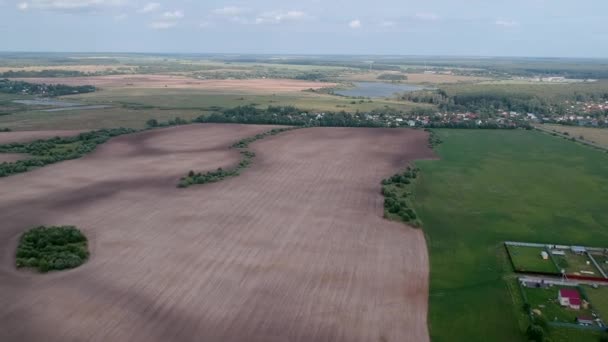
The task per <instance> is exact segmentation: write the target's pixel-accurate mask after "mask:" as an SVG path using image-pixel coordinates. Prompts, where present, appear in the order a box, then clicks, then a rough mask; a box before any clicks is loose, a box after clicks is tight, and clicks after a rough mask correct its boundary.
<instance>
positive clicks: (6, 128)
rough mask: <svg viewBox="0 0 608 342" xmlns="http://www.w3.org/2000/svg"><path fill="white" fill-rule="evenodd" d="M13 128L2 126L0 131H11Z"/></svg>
mask: <svg viewBox="0 0 608 342" xmlns="http://www.w3.org/2000/svg"><path fill="white" fill-rule="evenodd" d="M11 131H12V129H10V128H8V127H4V128H0V132H11Z"/></svg>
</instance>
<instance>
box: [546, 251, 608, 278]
mask: <svg viewBox="0 0 608 342" xmlns="http://www.w3.org/2000/svg"><path fill="white" fill-rule="evenodd" d="M565 252H566V255H563V256H562V255H554V256H553V257H554V259H555V262H556V263H557V265H558V266H559V267H560V268H562V269H564V270H566V274H575V275H583V276H596V277H599V278H602V274H601V273H600V272H599V271H598V270H597V269H596V268H595V265H593V263H592V262H591V259H589V258H588V257H587V256H586V255H578V254H575V253H572V252H571V251H565ZM587 262H589V264H587ZM581 271H586V272H593V273H594V274H585V273H581Z"/></svg>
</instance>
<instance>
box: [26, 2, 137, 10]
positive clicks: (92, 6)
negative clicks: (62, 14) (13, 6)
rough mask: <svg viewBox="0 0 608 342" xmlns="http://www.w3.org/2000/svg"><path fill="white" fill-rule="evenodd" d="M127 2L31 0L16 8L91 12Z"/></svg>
mask: <svg viewBox="0 0 608 342" xmlns="http://www.w3.org/2000/svg"><path fill="white" fill-rule="evenodd" d="M126 3H127V0H31V1H27V2H21V3H19V4H17V8H18V9H20V10H22V11H24V10H28V9H37V10H50V11H91V10H97V9H102V8H105V7H119V6H124V5H126Z"/></svg>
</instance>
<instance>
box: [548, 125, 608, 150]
mask: <svg viewBox="0 0 608 342" xmlns="http://www.w3.org/2000/svg"><path fill="white" fill-rule="evenodd" d="M542 127H543V128H545V129H549V130H552V131H553V130H555V131H557V132H558V133H562V134H563V133H565V132H567V133H568V135H570V136H572V137H575V138H580V137H581V136H582V137H583V138H584V140H586V141H590V142H593V143H595V144H597V145H601V146H604V147H607V148H608V129H605V128H593V127H578V126H562V125H543V126H542Z"/></svg>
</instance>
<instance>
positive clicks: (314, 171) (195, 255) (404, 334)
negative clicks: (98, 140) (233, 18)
mask: <svg viewBox="0 0 608 342" xmlns="http://www.w3.org/2000/svg"><path fill="white" fill-rule="evenodd" d="M268 129H269V127H267V126H266V127H260V126H243V125H191V126H184V127H176V128H170V129H164V130H155V131H149V132H144V133H140V134H136V135H129V136H122V137H119V138H116V139H113V140H112V141H111V142H109V143H107V144H104V145H102V146H101V147H100V148H99V149H98V150H97V151H96V152H94V153H93V154H91V155H89V156H87V157H85V158H83V159H79V160H74V161H68V162H63V163H60V164H56V165H52V166H49V167H45V168H42V169H39V170H36V171H33V172H30V173H26V174H19V175H15V176H11V177H8V178H4V179H0V222H2V225H0V250H1V251H3V253H4V255H3V256H2V258H1V259H0V260H1V261H2V262H1V263H0V266H1V267H0V341H40V340H44V341H48V342H52V341H82V340H90V341H234V342H236V341H254V342H256V341H259V342H262V341H264V342H267V341H270V342H272V341H349V342H350V341H362V342H363V341H366V342H367V341H426V340H428V332H427V326H426V315H427V297H428V259H427V252H426V244H425V240H424V236H423V234H422V232H421V231H419V230H415V229H411V228H408V227H406V226H404V225H401V224H398V223H395V222H389V221H386V220H384V219H383V218H382V217H381V215H382V196H381V195H380V193H379V191H380V184H379V181H380V180H381V179H382V178H383V177H386V176H389V175H392V174H393V173H395V172H396V171H397V170H399V169H400V168H402V167H404V166H405V165H406V162H407V161H409V160H411V159H415V158H427V157H431V156H432V152H431V151H430V150H429V149H428V148H427V147H426V145H427V141H426V139H427V138H426V135H425V133H424V132H422V131H413V130H411V131H410V130H389V129H353V128H314V129H301V130H296V131H291V132H287V133H283V134H281V135H278V136H273V137H269V138H267V139H264V140H262V141H259V142H256V143H254V144H253V145H252V146H251V149H253V150H254V151H255V152H256V154H257V157H256V159H255V162H254V165H253V166H252V167H251V168H249V169H248V170H246V171H245V172H244V173H242V174H241V175H240V176H239V177H236V178H231V179H228V180H225V181H223V182H220V183H213V184H207V185H204V186H198V187H192V188H188V189H185V190H184V189H177V188H175V180H176V177H179V176H180V175H182V174H183V173H184V172H185V171H187V170H189V169H196V170H210V169H214V168H217V167H226V166H228V165H230V164H233V163H235V162H236V161H237V160H238V158H239V155H238V152H237V151H235V150H230V149H227V146H229V145H230V144H231V143H232V142H234V141H236V140H238V139H240V138H243V137H246V136H251V135H254V134H256V133H259V132H263V131H266V130H268ZM37 224H46V225H53V224H74V225H77V226H79V227H80V228H82V229H83V230H84V231H85V233H86V234H87V235H88V236H89V237H90V239H91V247H92V253H93V256H92V259H91V260H90V261H89V262H88V263H87V264H85V265H84V266H83V267H81V268H79V269H76V270H73V271H70V272H66V273H53V274H47V275H33V274H29V273H24V272H17V271H15V270H14V269H13V267H12V263H13V255H12V253H13V252H14V246H15V244H16V242H17V239H18V236H19V234H20V232H21V231H22V230H23V229H26V228H28V227H30V226H33V225H37Z"/></svg>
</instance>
